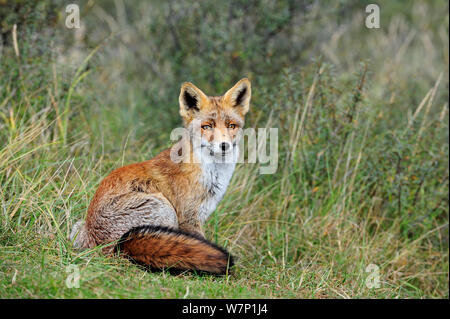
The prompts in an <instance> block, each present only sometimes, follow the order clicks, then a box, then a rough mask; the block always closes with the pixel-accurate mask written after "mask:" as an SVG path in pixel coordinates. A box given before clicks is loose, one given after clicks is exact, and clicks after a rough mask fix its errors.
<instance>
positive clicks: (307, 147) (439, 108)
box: [0, 1, 449, 298]
mask: <svg viewBox="0 0 450 319" xmlns="http://www.w3.org/2000/svg"><path fill="white" fill-rule="evenodd" d="M304 3H305V4H304V8H303V9H304V10H303V11H302V10H299V8H298V7H294V8H292V7H290V6H289V5H288V4H286V3H284V2H283V3H282V4H280V5H276V4H273V3H272V2H270V1H268V2H267V3H266V5H268V6H269V7H270V6H271V7H270V8H271V10H272V11H270V10H269V11H264V10H265V9H264V6H261V7H257V8H256V9H255V12H249V11H248V8H247V7H246V6H243V4H242V3H241V2H239V1H237V2H236V3H235V6H231V5H230V6H228V5H227V4H225V2H224V3H220V4H217V5H215V4H214V5H213V4H212V3H207V2H205V3H201V4H197V3H196V4H195V5H194V4H192V6H185V5H182V4H176V5H175V4H174V5H173V6H169V5H167V4H165V5H160V4H157V3H153V2H150V4H149V3H148V2H139V3H138V4H137V5H136V7H134V8H133V7H131V6H126V5H125V3H124V2H122V1H116V2H114V5H113V6H108V5H106V3H103V2H100V3H99V4H94V5H93V6H90V5H86V6H85V7H84V11H83V10H82V12H84V13H83V14H84V17H85V18H84V19H85V20H83V23H84V29H81V30H77V31H73V30H68V29H65V28H63V27H62V26H61V24H62V23H63V21H62V22H59V24H56V25H54V26H52V28H49V29H42V30H41V31H40V33H36V32H35V31H34V29H27V28H25V27H23V29H21V26H20V25H19V27H18V29H17V33H16V35H15V39H16V40H14V38H13V37H10V38H9V37H8V38H7V39H8V42H7V43H6V45H5V46H4V47H3V48H2V51H1V52H2V53H1V57H0V63H1V65H0V67H1V76H0V185H1V187H0V203H1V204H0V207H1V223H0V225H1V226H0V227H1V228H0V260H1V262H0V269H1V271H0V296H2V297H7V298H8V297H32V298H34V297H44V298H49V297H176V298H181V297H213V298H214V297H220V298H222V297H230V298H233V297H241V298H242V297H252V298H253V297H269V298H270V297H276V298H280V297H281V298H282V297H284V298H293V297H295V298H298V297H303V298H327V297H328V298H329V297H337V298H365V297H383V298H397V297H400V298H404V297H413V298H417V297H419V298H422V297H424V298H430V297H447V298H448V156H449V150H448V63H449V59H448V4H445V3H444V2H436V3H435V4H424V3H422V2H420V1H414V2H411V5H410V6H408V7H407V8H405V7H401V8H399V7H397V6H396V5H392V4H391V5H386V7H384V8H382V9H384V11H382V12H386V15H385V16H382V29H380V30H369V29H366V28H363V27H361V26H362V25H363V22H364V10H363V9H361V8H364V7H363V6H362V5H358V4H357V3H356V2H352V1H349V2H348V3H346V4H345V5H343V6H344V7H340V6H341V4H339V5H333V3H334V2H330V3H328V2H324V3H317V2H304ZM235 8H237V9H235ZM242 8H243V9H242ZM327 8H328V9H327ZM343 9H347V10H344V11H345V12H344V13H343V12H342V11H341V10H343ZM186 10H188V11H186ZM227 10H229V11H227ZM233 10H236V11H233ZM327 10H328V11H327ZM324 11H325V12H326V13H329V15H327V18H326V19H325V18H323V14H324ZM221 12H228V15H224V14H221ZM348 12H350V13H348ZM203 13H204V15H202V14H203ZM197 15H199V16H204V17H205V19H206V21H205V23H204V25H198V24H196V23H195V19H196V17H197ZM167 17H169V18H171V20H170V21H166V22H164V21H162V20H164V19H166V18H167ZM302 19H303V20H302ZM300 20H301V22H300ZM212 21H215V22H216V23H217V24H216V25H215V26H214V27H211V23H212ZM297 23H298V24H297ZM225 25H229V28H225ZM242 25H247V26H248V28H254V29H252V30H253V32H255V33H253V34H252V33H248V34H238V33H236V32H238V31H237V30H241V28H240V26H242ZM255 26H258V28H256V27H255ZM299 26H301V28H300V27H299ZM244 30H247V29H244ZM11 32H12V31H11ZM163 32H164V33H163ZM242 32H250V31H242ZM36 34H38V35H40V36H39V37H36ZM167 34H170V37H169V38H167V36H166V35H167ZM272 34H274V36H272ZM265 37H268V38H265ZM169 39H170V40H169ZM194 44H195V45H196V46H194ZM264 45H267V46H266V47H265V46H264ZM300 49H302V50H301V52H300V51H299V52H297V51H296V52H291V51H290V50H294V51H295V50H300ZM177 52H178V53H177ZM252 52H253V53H252ZM243 75H247V76H249V77H250V78H251V80H252V82H253V88H254V89H253V94H254V95H253V98H252V105H251V113H250V115H249V118H248V120H247V126H250V127H277V128H278V129H279V160H278V162H279V167H278V170H277V172H276V173H275V174H273V175H260V174H259V170H258V168H259V165H262V164H240V165H239V166H238V167H237V170H236V172H235V175H234V177H233V179H232V182H231V185H230V188H229V189H228V191H227V194H226V196H225V198H224V200H223V201H222V202H221V203H220V205H219V207H218V208H217V210H216V212H215V213H214V214H213V216H212V217H211V219H210V220H209V221H208V223H207V225H206V236H207V237H208V238H210V239H212V240H214V241H216V242H218V243H219V244H221V245H224V246H226V247H227V248H228V249H229V250H230V251H231V252H232V253H233V254H234V255H236V256H237V265H236V267H235V269H234V271H233V273H232V274H231V275H230V276H227V277H224V278H214V277H206V278H205V277H199V276H196V275H194V274H182V275H179V276H170V275H168V274H166V273H157V274H154V273H147V272H143V271H141V270H140V269H138V268H136V267H134V266H133V265H130V264H129V263H128V262H127V261H125V260H120V259H118V258H105V257H103V256H102V255H101V254H100V253H99V251H98V249H93V250H91V251H87V252H81V253H80V252H76V251H73V250H72V248H71V243H70V241H69V240H68V239H67V235H68V233H69V232H70V229H71V227H72V226H73V224H74V223H75V222H76V221H77V220H79V219H81V218H84V216H85V214H86V208H87V206H88V204H89V201H90V199H91V198H92V196H93V194H94V192H95V190H96V187H97V186H98V183H99V182H100V180H101V179H102V178H103V177H105V176H106V175H107V174H108V173H109V172H110V171H111V170H112V169H113V168H117V167H119V166H122V165H125V164H128V163H132V162H137V161H142V160H146V159H148V158H150V157H152V156H154V155H156V154H157V153H158V152H159V151H160V150H162V149H164V148H166V147H167V146H168V145H170V142H169V134H170V131H171V129H172V128H174V127H176V126H177V125H180V123H181V121H180V119H179V118H178V115H177V108H178V106H177V96H178V90H179V85H180V84H181V82H183V81H187V80H190V81H193V82H194V83H196V84H198V86H199V87H201V88H202V89H204V90H205V91H206V93H208V94H211V95H212V94H220V93H223V91H224V90H225V89H226V88H227V87H228V86H230V85H231V84H232V83H233V81H234V80H236V79H237V78H239V77H240V76H243ZM70 264H75V265H77V266H78V267H80V270H81V287H80V288H72V289H70V288H67V286H66V284H65V280H66V278H67V275H68V273H67V272H66V266H67V265H70ZM370 264H375V265H377V266H378V267H379V269H380V287H379V288H373V289H370V288H368V287H367V285H366V280H367V278H368V275H369V273H368V272H366V268H367V266H368V265H370ZM187 287H189V289H188V288H187Z"/></svg>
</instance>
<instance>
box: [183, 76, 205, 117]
mask: <svg viewBox="0 0 450 319" xmlns="http://www.w3.org/2000/svg"><path fill="white" fill-rule="evenodd" d="M207 99H208V97H207V96H206V95H205V93H203V92H202V91H201V90H200V89H199V88H198V87H196V86H195V85H194V84H192V83H190V82H184V83H183V84H182V85H181V91H180V97H179V102H180V115H181V116H182V117H186V116H187V115H188V114H189V113H192V112H198V111H200V109H201V108H202V105H204V102H205V100H207Z"/></svg>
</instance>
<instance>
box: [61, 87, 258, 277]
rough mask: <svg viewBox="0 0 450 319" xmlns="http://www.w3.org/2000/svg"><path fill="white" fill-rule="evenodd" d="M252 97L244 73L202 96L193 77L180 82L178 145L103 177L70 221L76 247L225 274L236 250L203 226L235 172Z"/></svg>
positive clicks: (157, 266)
mask: <svg viewBox="0 0 450 319" xmlns="http://www.w3.org/2000/svg"><path fill="white" fill-rule="evenodd" d="M250 99H251V83H250V80H249V79H248V78H243V79H241V80H240V81H238V82H237V83H236V84H235V85H234V86H233V87H232V88H230V89H229V90H228V91H226V93H225V94H223V95H221V96H207V95H206V94H205V93H203V92H202V91H201V90H200V89H199V88H197V87H196V86H195V85H194V84H192V83H191V82H185V83H183V84H182V85H181V90H180V95H179V98H178V102H179V114H180V116H181V119H182V122H183V125H184V129H185V130H186V132H187V134H186V136H187V137H186V138H181V139H180V141H179V142H178V143H176V144H175V146H177V147H178V148H174V147H175V146H172V147H170V148H168V149H166V150H164V151H162V152H161V153H159V154H158V155H156V156H155V157H153V158H152V159H150V160H147V161H144V162H141V163H135V164H130V165H127V166H124V167H121V168H117V169H115V170H113V171H112V172H111V173H110V174H109V175H107V176H106V177H105V178H104V179H103V180H102V181H101V182H100V184H99V187H98V189H97V191H96V192H95V194H94V196H93V198H92V200H91V202H90V204H89V206H88V210H87V215H86V218H85V219H84V220H82V221H78V222H77V223H75V225H74V226H73V229H72V231H71V233H70V235H69V236H70V237H69V238H70V240H71V241H72V243H73V246H74V248H75V249H78V250H84V249H89V248H94V247H96V246H101V247H102V248H101V251H102V253H103V254H106V255H112V254H114V253H116V252H119V254H120V255H121V256H123V257H125V258H128V259H130V260H131V261H133V262H135V263H137V264H140V265H142V266H145V267H148V268H149V269H152V270H161V269H172V270H181V271H199V272H206V273H211V274H215V275H224V274H226V273H228V270H229V268H231V267H232V266H233V264H234V258H233V256H232V255H231V254H230V253H229V252H228V251H227V250H225V249H224V248H222V247H219V246H218V245H216V244H214V243H212V242H211V241H208V240H207V239H206V238H205V234H204V231H203V225H204V223H205V222H206V220H207V219H208V217H209V216H210V215H211V214H212V213H213V212H214V211H215V209H216V207H217V205H218V203H219V202H220V201H221V200H222V199H223V197H224V195H225V192H226V190H227V188H228V185H229V183H230V180H231V177H232V175H233V172H234V170H235V166H236V159H237V157H238V156H239V147H238V142H239V139H240V138H242V135H241V134H239V132H240V131H241V130H242V128H243V126H244V122H245V116H246V114H247V112H248V111H249V108H250ZM195 137H197V138H198V140H199V141H198V142H195V141H194V140H195ZM174 150H175V151H174ZM174 153H176V155H178V157H179V158H178V160H174V158H173V154H174ZM225 157H227V158H228V159H230V160H227V161H224V160H223V159H224V158H225ZM180 159H181V160H180Z"/></svg>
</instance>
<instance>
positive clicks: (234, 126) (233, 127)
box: [228, 124, 236, 130]
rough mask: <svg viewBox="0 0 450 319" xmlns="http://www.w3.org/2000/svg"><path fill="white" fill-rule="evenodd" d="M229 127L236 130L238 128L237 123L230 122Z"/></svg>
mask: <svg viewBox="0 0 450 319" xmlns="http://www.w3.org/2000/svg"><path fill="white" fill-rule="evenodd" d="M228 128H230V129H232V130H234V129H235V128H236V124H228Z"/></svg>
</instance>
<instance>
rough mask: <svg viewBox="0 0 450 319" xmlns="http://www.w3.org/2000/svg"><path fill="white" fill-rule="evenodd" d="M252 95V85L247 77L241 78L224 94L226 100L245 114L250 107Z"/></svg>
mask: <svg viewBox="0 0 450 319" xmlns="http://www.w3.org/2000/svg"><path fill="white" fill-rule="evenodd" d="M251 95H252V86H251V84H250V80H249V79H247V78H243V79H241V80H240V81H239V82H238V83H236V84H235V85H234V86H233V87H232V88H231V89H229V90H228V91H227V93H225V95H224V101H225V102H226V103H227V104H228V105H231V106H232V107H235V108H236V109H237V110H238V112H239V113H241V114H242V115H245V114H246V113H247V112H248V109H249V107H250V98H251Z"/></svg>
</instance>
